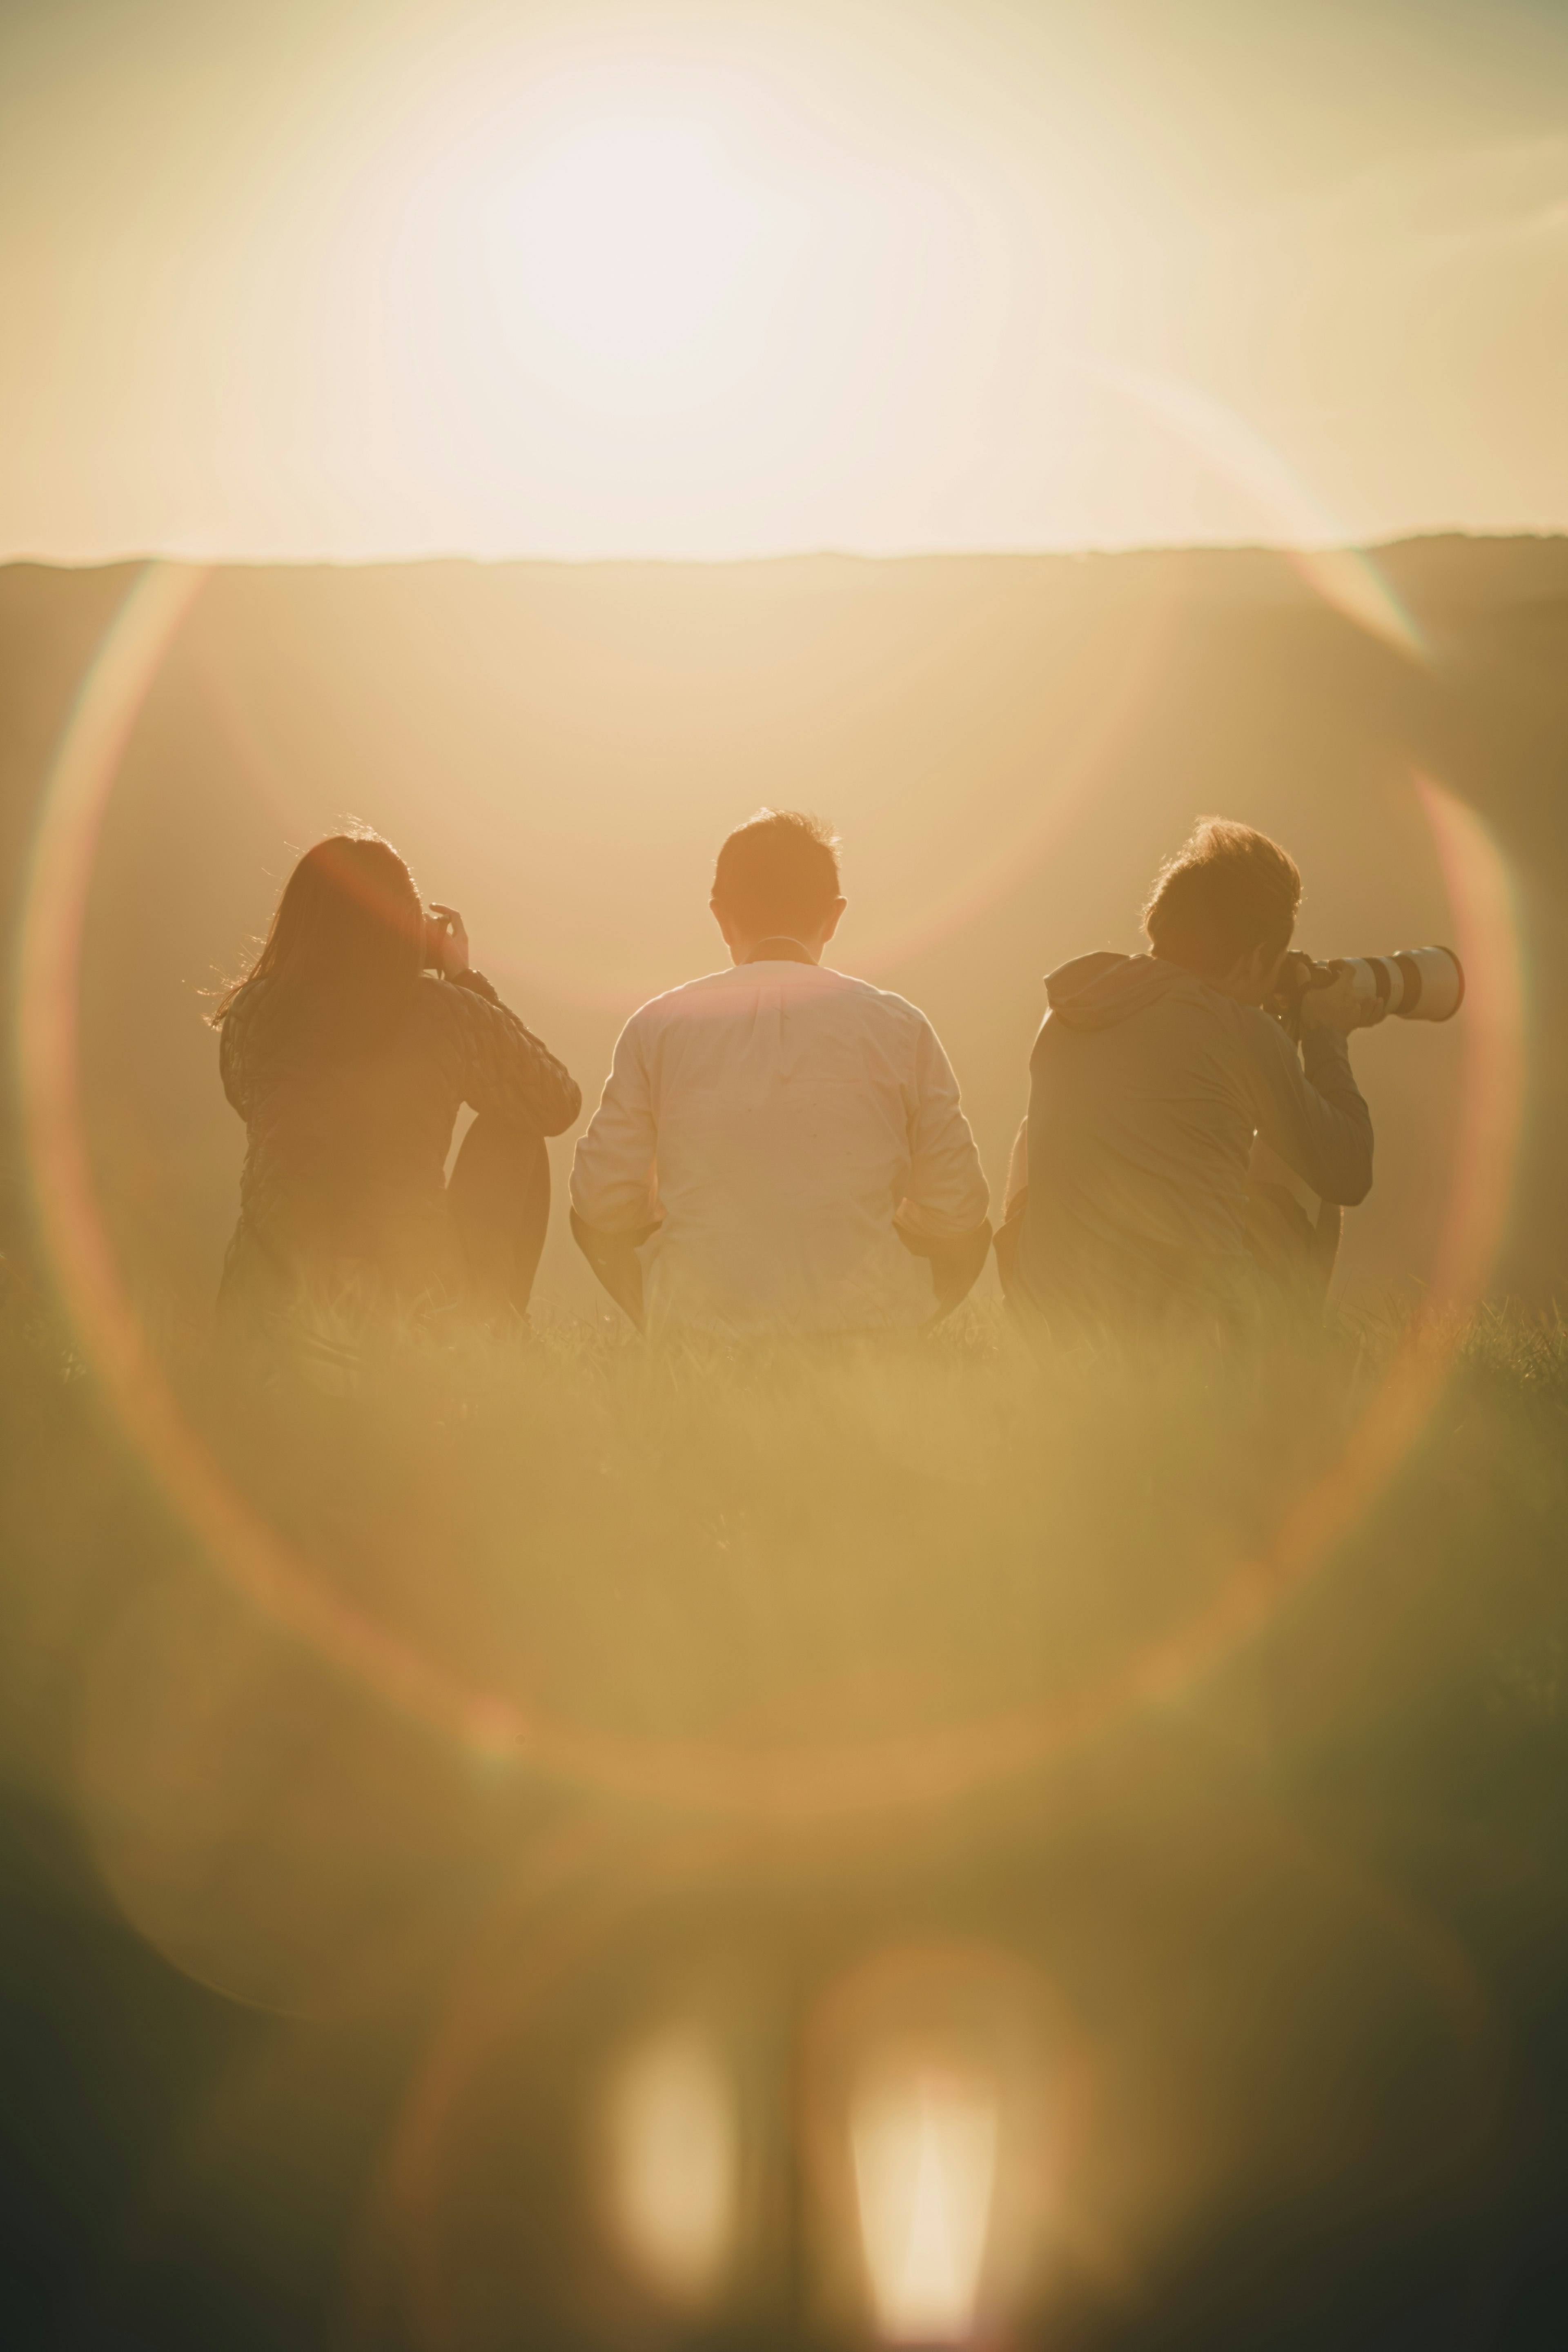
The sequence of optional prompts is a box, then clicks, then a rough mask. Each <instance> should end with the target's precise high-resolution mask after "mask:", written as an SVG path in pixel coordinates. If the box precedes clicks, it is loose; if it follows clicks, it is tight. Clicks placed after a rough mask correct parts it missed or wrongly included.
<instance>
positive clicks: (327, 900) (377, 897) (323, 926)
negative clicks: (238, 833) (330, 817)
mask: <svg viewBox="0 0 1568 2352" xmlns="http://www.w3.org/2000/svg"><path fill="white" fill-rule="evenodd" d="M424 962H425V917H424V909H423V908H422V907H421V905H420V902H419V893H418V890H417V889H416V887H415V881H414V877H413V875H412V874H411V873H410V872H409V870H408V868H407V866H405V864H404V862H403V860H402V858H401V857H399V856H398V854H397V852H396V850H395V849H394V848H393V846H392V845H391V843H390V842H385V841H383V840H382V839H381V838H380V836H379V835H376V834H374V833H368V832H366V833H334V834H330V835H328V836H327V838H326V840H325V841H318V842H317V844H316V845H315V847H314V848H313V849H308V850H307V851H306V852H305V855H304V856H303V857H301V858H300V862H299V864H298V865H297V866H295V868H294V871H293V872H292V874H290V876H289V879H288V881H287V882H286V883H285V884H284V886H283V895H282V897H281V898H279V901H278V907H277V911H276V912H275V914H274V915H273V918H272V922H271V927H270V929H268V934H267V937H266V939H265V940H264V941H263V942H262V946H261V950H260V953H259V954H258V956H257V959H256V961H255V962H254V963H253V964H252V965H251V968H250V970H249V971H248V972H247V974H246V975H245V980H244V981H242V982H237V983H236V985H235V986H234V987H233V988H231V989H230V990H229V991H228V992H227V993H226V996H225V997H224V999H223V1001H222V1003H220V1005H219V1007H218V1010H217V1013H216V1015H215V1018H216V1020H217V1021H220V1022H221V1021H222V1019H223V1017H224V1015H225V1014H226V1013H227V1011H228V1009H229V1007H230V1005H231V1004H232V1003H233V1002H234V999H235V997H236V996H237V994H238V992H239V989H240V988H241V987H243V986H245V985H246V984H247V983H248V982H251V981H258V980H262V981H265V982H267V983H268V997H267V1003H268V1023H267V1025H268V1027H269V1028H272V1027H274V1026H275V1025H277V1024H286V1025H287V1027H288V1028H289V1030H290V1031H291V1032H293V1033H295V1034H298V1036H299V1037H300V1039H301V1041H304V1040H307V1039H319V1040H321V1042H323V1043H326V1042H331V1043H333V1044H335V1045H353V1044H356V1043H360V1042H368V1041H369V1039H370V1038H371V1037H372V1036H373V1035H374V1034H375V1033H376V1032H377V1031H379V1030H380V1029H381V1028H383V1027H384V1024H385V1022H386V1020H387V1018H388V1017H389V1016H392V1015H395V1014H396V1013H400V1012H401V1011H402V1010H403V1009H404V1008H405V1005H406V1003H407V1001H408V995H409V992H410V990H411V989H412V988H413V987H414V985H415V984H416V982H417V981H418V978H419V974H420V971H421V970H422V968H423V966H424Z"/></svg>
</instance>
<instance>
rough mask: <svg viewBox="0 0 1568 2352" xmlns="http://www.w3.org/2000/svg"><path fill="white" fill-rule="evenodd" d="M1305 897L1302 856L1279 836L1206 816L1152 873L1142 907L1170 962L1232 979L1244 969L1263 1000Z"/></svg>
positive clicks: (1217, 980) (1158, 950) (1159, 951)
mask: <svg viewBox="0 0 1568 2352" xmlns="http://www.w3.org/2000/svg"><path fill="white" fill-rule="evenodd" d="M1300 905H1301V877H1300V872H1299V871H1298V869H1297V866H1296V861H1295V859H1294V858H1292V857H1289V856H1287V855H1286V853H1285V852H1284V850H1282V849H1281V848H1280V846H1279V843H1278V842H1277V841H1270V840H1269V838H1268V835H1267V834H1266V833H1258V832H1256V831H1255V830H1254V828H1253V827H1252V826H1251V825H1249V824H1231V823H1230V822H1229V821H1228V820H1227V819H1226V818H1224V817H1213V816H1211V817H1205V819H1204V821H1203V823H1202V824H1199V826H1198V827H1197V829H1196V831H1195V832H1194V834H1193V835H1192V838H1191V839H1190V840H1189V841H1187V842H1184V844H1183V845H1182V847H1181V848H1180V849H1179V850H1178V851H1177V852H1176V855H1175V856H1174V857H1172V858H1170V859H1168V860H1167V861H1166V863H1165V864H1164V865H1163V866H1162V867H1161V868H1160V871H1159V873H1158V874H1157V875H1156V876H1155V877H1154V887H1153V889H1152V891H1151V893H1150V895H1149V898H1148V900H1147V902H1146V903H1145V905H1144V908H1143V929H1144V930H1145V931H1146V932H1147V933H1148V935H1149V944H1150V946H1151V947H1152V949H1153V950H1154V953H1155V954H1156V955H1157V956H1160V957H1163V960H1164V961H1166V962H1167V963H1179V964H1181V965H1183V966H1184V968H1185V970H1186V971H1191V972H1194V973H1195V974H1196V975H1197V977H1198V978H1199V979H1200V980H1206V981H1209V982H1213V983H1214V984H1215V986H1226V985H1232V991H1233V992H1237V988H1236V986H1235V985H1234V984H1235V983H1237V976H1238V974H1241V973H1248V974H1250V973H1252V972H1253V971H1255V970H1256V972H1257V975H1258V994H1257V995H1254V994H1253V992H1252V987H1251V983H1250V982H1241V983H1240V985H1241V986H1242V987H1244V988H1245V991H1246V998H1247V1001H1248V1002H1251V1003H1260V1002H1261V1001H1262V997H1263V995H1264V994H1265V993H1267V989H1266V988H1265V986H1264V985H1263V983H1264V982H1266V981H1267V980H1268V975H1269V974H1270V973H1271V972H1273V971H1275V970H1276V969H1277V968H1278V965H1279V959H1280V958H1281V956H1283V954H1284V953H1285V950H1286V949H1287V948H1288V947H1289V944H1290V938H1291V934H1292V933H1293V931H1294V930H1295V928H1296V917H1297V914H1298V912H1299V911H1300Z"/></svg>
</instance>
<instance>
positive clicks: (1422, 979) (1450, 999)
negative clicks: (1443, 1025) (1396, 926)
mask: <svg viewBox="0 0 1568 2352" xmlns="http://www.w3.org/2000/svg"><path fill="white" fill-rule="evenodd" d="M1338 962H1339V964H1340V965H1341V967H1342V968H1348V969H1349V971H1350V974H1351V982H1352V986H1353V988H1354V990H1355V997H1356V1002H1357V1003H1358V1004H1359V1005H1360V1006H1361V1008H1362V1015H1361V1026H1362V1027H1363V1029H1371V1028H1374V1027H1375V1026H1376V1024H1377V1023H1378V1022H1380V1021H1385V1020H1386V1019H1387V1018H1388V1016H1389V1014H1390V1013H1394V1014H1396V1015H1397V1017H1398V1018H1399V1019H1400V1020H1401V1021H1451V1020H1452V1019H1453V1017H1454V1015H1455V1013H1458V1009H1459V1007H1460V1005H1461V1004H1462V1003H1464V1001H1465V968H1464V966H1463V964H1461V962H1460V961H1459V959H1458V956H1457V955H1456V954H1455V953H1454V950H1453V949H1452V948H1400V949H1398V950H1396V951H1395V952H1394V954H1393V955H1387V956H1342V957H1340V958H1339V959H1338Z"/></svg>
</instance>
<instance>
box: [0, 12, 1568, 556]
mask: <svg viewBox="0 0 1568 2352" xmlns="http://www.w3.org/2000/svg"><path fill="white" fill-rule="evenodd" d="M0 284H3V286H4V289H5V299H4V314H3V325H0V554H4V555H16V554H24V553H26V554H40V555H46V556H53V557H61V558H68V559H85V558H91V557H98V556H102V555H107V554H113V553H121V552H126V551H140V550H161V551H171V552H175V553H182V554H216V555H224V556H257V557H262V556H268V557H279V556H315V555H335V556H344V557H357V556H369V555H383V554H403V553H415V552H436V551H471V552H475V553H480V554H486V555H501V554H540V555H568V556H592V555H602V554H623V553H632V554H661V555H681V554H695V555H712V556H719V555H731V554H753V553H766V552H773V551H785V550H795V549H805V548H825V547H834V548H845V549H862V550H867V551H903V550H908V549H921V548H1004V547H1015V548H1049V547H1082V546H1119V545H1127V544H1146V543H1151V542H1170V541H1194V540H1229V539H1237V538H1246V539H1255V538H1272V539H1286V540H1289V539H1296V540H1310V541H1331V540H1333V539H1335V538H1339V537H1351V538H1359V539H1363V540H1364V539H1371V538H1378V537H1384V536H1387V535H1389V534H1392V533H1395V532H1399V531H1405V530H1423V529H1434V528H1443V527H1447V526H1452V525H1461V526H1464V527H1467V528H1469V529H1472V530H1520V529H1526V530H1540V529H1563V528H1564V527H1568V0H1535V5H1528V0H952V5H946V0H556V5H516V0H514V5H486V0H442V5H429V4H428V0H0Z"/></svg>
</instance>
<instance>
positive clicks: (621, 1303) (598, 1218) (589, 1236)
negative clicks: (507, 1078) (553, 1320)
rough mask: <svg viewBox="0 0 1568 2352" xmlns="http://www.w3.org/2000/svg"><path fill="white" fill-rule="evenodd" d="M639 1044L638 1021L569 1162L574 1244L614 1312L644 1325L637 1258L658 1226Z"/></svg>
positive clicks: (652, 1131)
mask: <svg viewBox="0 0 1568 2352" xmlns="http://www.w3.org/2000/svg"><path fill="white" fill-rule="evenodd" d="M644 1042H645V1041H644V1038H643V1034H642V1032H641V1031H640V1030H639V1029H638V1027H637V1022H636V1020H635V1018H634V1019H633V1020H631V1021H628V1022H627V1024H626V1027H625V1028H624V1029H623V1030H622V1032H621V1034H620V1035H619V1037H618V1038H617V1039H616V1053H615V1059H614V1061H613V1062H612V1064H611V1066H610V1075H609V1076H608V1077H607V1078H606V1079H605V1091H604V1093H603V1095H602V1096H601V1097H600V1098H599V1108H598V1109H597V1110H596V1111H595V1113H594V1116H593V1118H591V1119H590V1120H589V1122H588V1128H587V1131H586V1133H585V1134H584V1135H582V1136H580V1137H579V1138H578V1141H577V1150H576V1152H575V1155H574V1159H573V1161H572V1237H573V1239H574V1241H575V1243H576V1244H577V1246H578V1248H579V1249H580V1250H581V1251H582V1253H583V1255H584V1257H585V1258H586V1259H587V1261H588V1263H589V1265H591V1266H592V1267H593V1269H594V1272H595V1274H596V1275H597V1276H598V1277H599V1280H600V1281H601V1282H602V1283H603V1284H604V1286H605V1289H606V1290H607V1291H608V1292H609V1294H610V1296H611V1297H612V1298H613V1299H614V1300H615V1302H616V1306H617V1307H622V1308H624V1310H625V1311H626V1314H627V1315H629V1316H630V1318H631V1319H632V1321H633V1322H634V1323H635V1324H636V1325H637V1328H638V1330H639V1331H640V1330H641V1328H642V1322H643V1289H642V1262H641V1260H640V1259H639V1258H638V1256H637V1250H638V1248H639V1247H640V1246H641V1244H643V1243H644V1242H645V1241H647V1237H648V1235H649V1234H651V1233H652V1232H653V1230H654V1228H655V1226H656V1225H657V1223H658V1171H657V1166H656V1161H655V1153H656V1150H657V1149H658V1129H657V1128H656V1125H655V1121H654V1115H653V1093H652V1088H651V1087H650V1086H649V1083H648V1073H647V1057H646V1055H645V1052H644Z"/></svg>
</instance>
